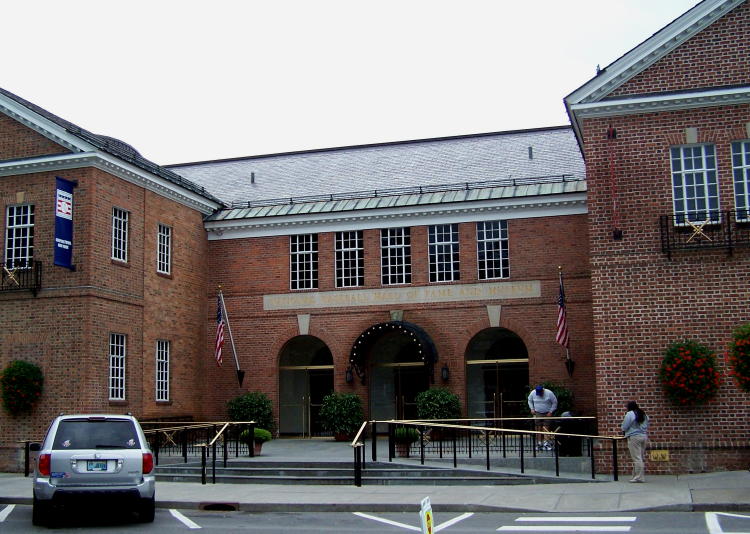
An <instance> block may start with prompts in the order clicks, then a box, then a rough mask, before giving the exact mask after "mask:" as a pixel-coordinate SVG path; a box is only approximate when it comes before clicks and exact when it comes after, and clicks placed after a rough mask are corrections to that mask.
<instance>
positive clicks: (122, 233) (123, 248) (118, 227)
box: [112, 208, 129, 262]
mask: <svg viewBox="0 0 750 534" xmlns="http://www.w3.org/2000/svg"><path fill="white" fill-rule="evenodd" d="M128 215H129V214H128V212H127V211H125V210H123V209H120V208H112V259H113V260H117V261H123V262H127V261H128Z"/></svg>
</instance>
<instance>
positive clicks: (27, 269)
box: [0, 260, 42, 296]
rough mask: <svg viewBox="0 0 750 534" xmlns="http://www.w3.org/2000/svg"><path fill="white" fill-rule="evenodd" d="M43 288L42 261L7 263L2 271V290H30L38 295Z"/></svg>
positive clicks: (0, 278) (0, 275) (0, 289)
mask: <svg viewBox="0 0 750 534" xmlns="http://www.w3.org/2000/svg"><path fill="white" fill-rule="evenodd" d="M41 288H42V262H41V261H33V260H32V261H24V262H13V263H5V264H3V267H2V272H1V273H0V291H28V290H31V292H32V293H33V294H34V296H36V293H37V291H39V290H40V289H41Z"/></svg>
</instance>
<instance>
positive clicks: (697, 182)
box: [670, 145, 720, 224]
mask: <svg viewBox="0 0 750 534" xmlns="http://www.w3.org/2000/svg"><path fill="white" fill-rule="evenodd" d="M670 156H671V160H672V194H673V196H674V216H675V223H676V224H687V222H688V221H689V222H703V221H711V222H718V221H719V219H720V217H719V184H718V182H717V178H716V155H715V151H714V146H713V145H694V146H693V145H691V146H679V147H672V149H671V150H670Z"/></svg>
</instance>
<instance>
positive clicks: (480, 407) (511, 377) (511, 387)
mask: <svg viewBox="0 0 750 534" xmlns="http://www.w3.org/2000/svg"><path fill="white" fill-rule="evenodd" d="M466 366H467V369H466V380H467V393H468V408H469V417H477V418H485V417H486V418H499V417H518V416H520V415H521V414H522V413H523V411H522V409H523V405H524V403H525V402H526V387H527V384H528V381H529V364H528V360H527V359H513V360H469V361H467V362H466Z"/></svg>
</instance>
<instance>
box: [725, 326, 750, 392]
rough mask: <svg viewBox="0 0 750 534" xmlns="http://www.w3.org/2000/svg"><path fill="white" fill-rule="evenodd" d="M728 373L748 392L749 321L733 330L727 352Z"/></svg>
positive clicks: (749, 379) (749, 359)
mask: <svg viewBox="0 0 750 534" xmlns="http://www.w3.org/2000/svg"><path fill="white" fill-rule="evenodd" d="M727 357H728V360H729V362H728V363H729V367H730V370H729V374H730V376H733V377H734V379H735V381H736V382H737V385H738V386H739V387H740V388H741V389H744V390H745V391H748V392H750V323H749V324H745V325H742V326H740V327H739V328H737V330H735V331H734V339H733V340H732V343H731V345H729V351H728V352H727Z"/></svg>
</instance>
